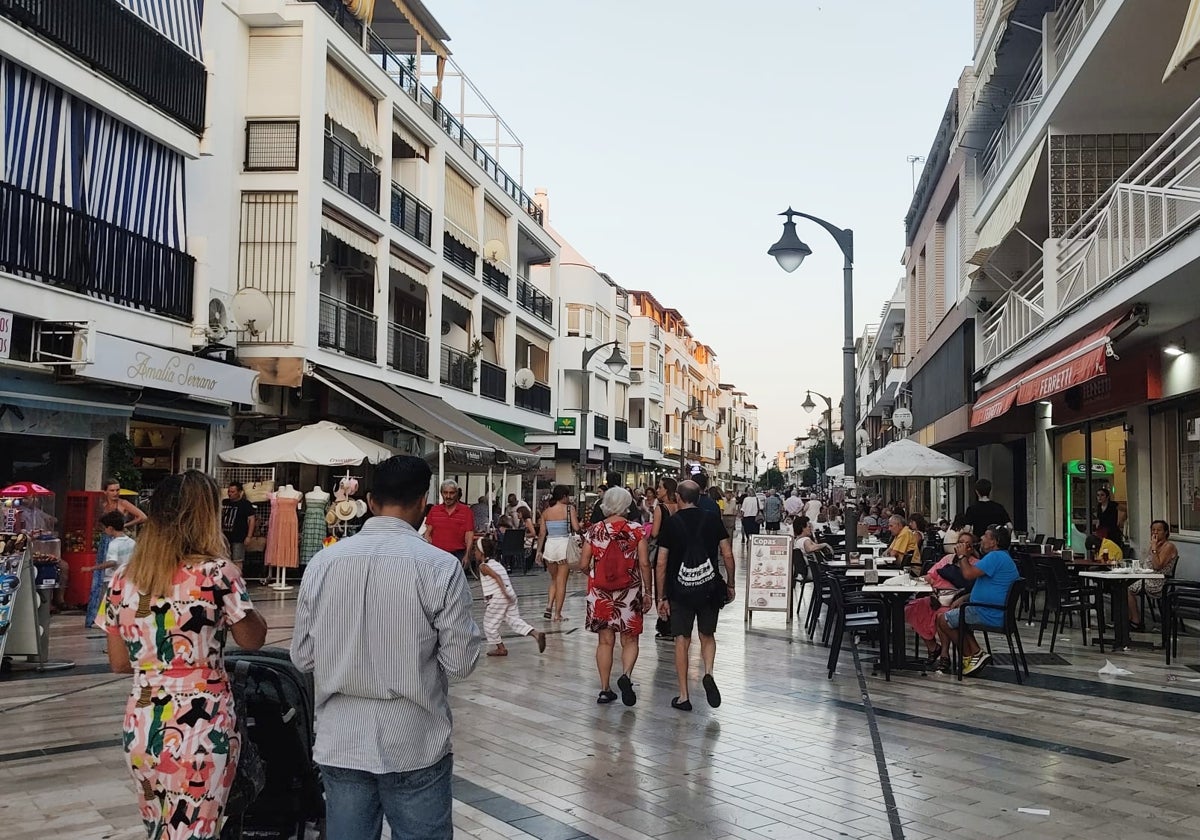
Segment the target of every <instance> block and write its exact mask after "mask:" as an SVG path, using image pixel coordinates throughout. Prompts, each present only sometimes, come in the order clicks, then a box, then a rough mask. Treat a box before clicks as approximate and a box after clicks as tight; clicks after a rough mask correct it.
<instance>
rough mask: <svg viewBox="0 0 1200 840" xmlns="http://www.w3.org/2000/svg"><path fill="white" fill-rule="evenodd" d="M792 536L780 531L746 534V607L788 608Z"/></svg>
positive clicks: (759, 608) (789, 609)
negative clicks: (747, 548)
mask: <svg viewBox="0 0 1200 840" xmlns="http://www.w3.org/2000/svg"><path fill="white" fill-rule="evenodd" d="M791 569H792V538H791V537H788V536H784V535H781V534H755V535H753V536H752V537H750V559H749V561H748V562H747V564H746V610H747V611H750V610H764V611H767V612H786V613H789V615H790V611H791V592H792V580H791V578H792V572H791Z"/></svg>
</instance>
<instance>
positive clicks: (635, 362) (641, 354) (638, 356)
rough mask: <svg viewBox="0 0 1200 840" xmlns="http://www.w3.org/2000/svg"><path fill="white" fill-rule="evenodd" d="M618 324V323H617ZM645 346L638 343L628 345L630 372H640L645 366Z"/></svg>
mask: <svg viewBox="0 0 1200 840" xmlns="http://www.w3.org/2000/svg"><path fill="white" fill-rule="evenodd" d="M618 323H620V322H619V321H618ZM645 362H646V345H645V344H642V343H641V342H640V341H639V342H635V343H634V344H630V345H629V367H630V369H631V370H641V369H642V368H644V367H645V366H646V364H645Z"/></svg>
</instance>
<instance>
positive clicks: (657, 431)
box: [646, 423, 663, 452]
mask: <svg viewBox="0 0 1200 840" xmlns="http://www.w3.org/2000/svg"><path fill="white" fill-rule="evenodd" d="M646 443H647V444H648V445H649V447H650V448H651V449H653V450H654V451H655V452H662V451H663V433H662V427H660V426H659V425H658V424H656V423H651V424H650V430H649V431H648V432H647V433H646Z"/></svg>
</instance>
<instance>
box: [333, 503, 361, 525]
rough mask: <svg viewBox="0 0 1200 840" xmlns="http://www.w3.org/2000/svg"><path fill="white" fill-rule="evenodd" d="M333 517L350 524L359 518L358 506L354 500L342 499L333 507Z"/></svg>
mask: <svg viewBox="0 0 1200 840" xmlns="http://www.w3.org/2000/svg"><path fill="white" fill-rule="evenodd" d="M333 515H334V516H336V517H337V518H338V519H339V520H341V521H342V522H349V521H350V520H351V519H355V518H357V517H358V505H357V504H355V502H354V500H353V499H342V500H341V501H340V502H338V503H337V504H335V505H334V506H333Z"/></svg>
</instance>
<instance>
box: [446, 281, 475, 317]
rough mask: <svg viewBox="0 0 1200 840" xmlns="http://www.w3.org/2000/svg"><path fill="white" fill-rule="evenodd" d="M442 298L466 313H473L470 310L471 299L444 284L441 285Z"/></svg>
mask: <svg viewBox="0 0 1200 840" xmlns="http://www.w3.org/2000/svg"><path fill="white" fill-rule="evenodd" d="M442 297H444V298H445V299H446V300H449V301H453V302H454V303H457V304H458V305H459V306H461V307H462V308H463V309H465V310H467V311H468V312H471V311H473V310H472V309H471V298H469V297H467V296H466V295H464V294H463V293H462V292H460V291H458V290H457V289H452V288H450V286H448V285H447V284H445V283H443V284H442Z"/></svg>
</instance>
